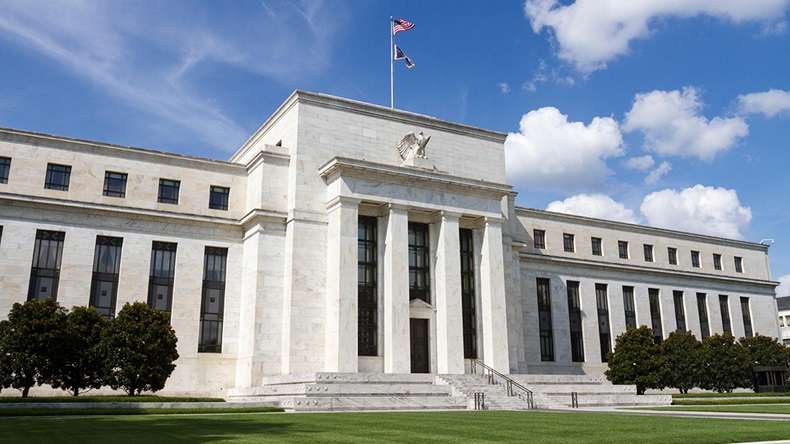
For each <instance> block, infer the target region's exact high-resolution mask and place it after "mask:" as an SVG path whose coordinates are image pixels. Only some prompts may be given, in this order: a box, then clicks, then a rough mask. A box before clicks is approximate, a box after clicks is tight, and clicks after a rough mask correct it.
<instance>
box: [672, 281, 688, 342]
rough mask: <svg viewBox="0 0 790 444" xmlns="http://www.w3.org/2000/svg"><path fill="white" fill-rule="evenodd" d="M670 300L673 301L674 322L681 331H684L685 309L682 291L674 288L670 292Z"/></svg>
mask: <svg viewBox="0 0 790 444" xmlns="http://www.w3.org/2000/svg"><path fill="white" fill-rule="evenodd" d="M672 300H673V302H674V303H675V323H676V324H677V329H678V330H680V332H681V333H685V332H686V309H685V307H684V304H683V292H682V291H679V290H675V291H673V292H672Z"/></svg>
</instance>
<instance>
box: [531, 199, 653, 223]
mask: <svg viewBox="0 0 790 444" xmlns="http://www.w3.org/2000/svg"><path fill="white" fill-rule="evenodd" d="M546 211H554V212H557V213H566V214H575V215H577V216H586V217H594V218H596V219H605V220H614V221H618V222H627V223H632V224H635V223H639V219H638V218H637V217H636V216H635V215H634V212H633V211H632V210H630V209H628V208H626V207H625V206H624V205H623V204H621V203H619V202H615V201H614V200H612V198H611V197H609V196H605V195H603V194H579V195H576V196H571V197H569V198H567V199H565V200H562V201H559V200H558V201H554V202H551V203H550V204H549V205H548V207H546Z"/></svg>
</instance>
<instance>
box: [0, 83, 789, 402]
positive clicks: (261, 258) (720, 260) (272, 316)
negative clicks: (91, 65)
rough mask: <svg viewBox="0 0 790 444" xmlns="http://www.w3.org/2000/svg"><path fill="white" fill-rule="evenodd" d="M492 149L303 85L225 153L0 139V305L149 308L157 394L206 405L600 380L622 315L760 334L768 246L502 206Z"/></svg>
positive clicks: (432, 123)
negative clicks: (555, 377) (296, 379)
mask: <svg viewBox="0 0 790 444" xmlns="http://www.w3.org/2000/svg"><path fill="white" fill-rule="evenodd" d="M504 140H505V134H501V133H497V132H493V131H488V130H484V129H479V128H472V127H469V126H465V125H461V124H456V123H451V122H445V121H441V120H438V119H435V118H431V117H427V116H423V115H418V114H413V113H408V112H403V111H398V110H391V109H388V108H383V107H379V106H374V105H369V104H365V103H360V102H355V101H351V100H346V99H341V98H337V97H331V96H326V95H320V94H314V93H308V92H302V91H297V92H295V93H294V94H293V95H292V96H291V97H289V98H288V100H286V101H285V103H283V105H282V106H281V107H280V108H279V109H278V110H277V111H276V112H275V113H274V115H272V116H271V117H270V118H269V119H268V120H267V121H266V122H265V123H264V124H263V126H261V128H260V129H259V130H258V131H257V132H256V133H255V134H253V135H252V137H250V139H249V140H248V141H247V143H245V144H244V145H243V146H242V147H241V148H240V149H239V150H238V152H236V154H234V155H233V156H232V157H231V159H230V160H229V161H217V160H209V159H199V158H193V157H187V156H182V155H176V154H170V153H163V152H156V151H149V150H143V149H138V148H129V147H122V146H116V145H109V144H104V143H97V142H90V141H85V140H75V139H69V138H65V137H58V136H50V135H45V134H36V133H31V132H27V131H20V130H13V129H0V230H1V231H0V313H7V312H8V310H9V309H10V307H11V305H12V304H13V303H14V302H20V301H24V300H26V299H28V298H39V297H46V296H54V297H56V298H57V300H58V301H59V302H60V303H61V304H62V305H64V306H66V307H70V306H73V305H87V304H91V305H95V306H97V307H98V308H99V309H100V311H101V312H103V313H105V314H107V315H112V314H114V313H116V312H117V310H118V309H120V307H121V306H122V305H123V304H124V303H126V302H130V301H148V302H149V304H151V305H153V306H155V307H158V308H161V309H165V310H169V311H171V313H172V318H171V319H172V325H173V327H174V328H175V330H176V333H177V335H178V338H179V343H178V348H179V350H178V351H179V354H180V356H181V358H180V359H179V360H178V362H177V368H176V371H175V373H174V374H173V376H172V377H171V379H170V380H169V381H168V384H167V387H166V391H169V392H173V393H176V392H191V393H197V392H200V393H206V394H222V393H226V391H227V390H229V389H243V388H248V387H256V386H259V385H261V384H262V381H263V380H264V378H265V377H269V376H277V375H293V374H305V373H311V372H338V373H357V372H364V373H411V372H428V373H464V372H465V371H468V367H469V362H470V359H471V358H477V359H480V360H482V361H483V362H485V363H486V364H488V365H490V366H492V367H494V368H495V369H497V370H499V371H501V372H503V373H513V374H516V373H519V374H541V373H542V374H578V375H583V374H588V375H600V374H601V372H602V371H603V370H604V369H605V363H604V362H602V361H603V360H602V355H603V354H605V351H606V350H607V349H608V348H610V347H611V346H612V345H613V343H614V338H615V337H616V336H617V335H618V334H619V333H621V332H622V331H624V330H625V326H626V323H627V322H629V323H633V324H634V325H640V324H647V325H652V326H653V327H654V329H655V331H656V334H657V336H659V337H665V336H666V335H667V334H669V332H671V331H672V330H675V329H676V328H685V329H689V330H692V331H693V332H694V333H695V334H696V335H697V336H698V337H699V336H700V334H703V333H704V334H708V333H716V332H722V331H732V333H733V334H735V335H736V336H743V335H745V334H752V333H755V332H759V333H761V334H765V335H769V336H774V337H776V336H777V335H778V324H777V319H778V317H777V311H776V305H775V302H774V288H775V286H776V285H777V283H776V282H773V281H772V279H771V276H770V271H769V266H768V255H767V253H768V246H766V245H761V244H756V243H750V242H743V241H735V240H727V239H720V238H714V237H708V236H699V235H694V234H689V233H681V232H675V231H669V230H662V229H656V228H648V227H643V226H637V225H629V224H622V223H615V222H609V221H603V220H596V219H590V218H584V217H577V216H569V215H563V214H556V213H549V212H545V211H538V210H533V209H527V208H519V207H515V205H514V200H515V193H514V192H513V190H512V187H511V186H510V185H508V184H507V180H506V177H505V156H504V146H503V142H504ZM527 192H528V191H527ZM673 257H674V260H672V259H673Z"/></svg>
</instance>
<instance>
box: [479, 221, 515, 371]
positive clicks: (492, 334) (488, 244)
mask: <svg viewBox="0 0 790 444" xmlns="http://www.w3.org/2000/svg"><path fill="white" fill-rule="evenodd" d="M482 231H483V242H482V247H481V254H480V256H481V257H480V300H481V302H482V303H481V304H480V311H481V315H482V316H481V317H482V319H481V321H482V322H481V323H482V334H483V353H482V358H483V361H484V362H485V363H486V364H488V365H490V366H491V367H493V368H495V369H496V370H498V371H500V372H503V373H508V372H509V371H510V365H509V358H508V339H507V312H506V309H507V304H506V298H505V269H504V261H503V245H502V221H501V220H500V219H493V218H486V219H485V226H484V228H483V230H482Z"/></svg>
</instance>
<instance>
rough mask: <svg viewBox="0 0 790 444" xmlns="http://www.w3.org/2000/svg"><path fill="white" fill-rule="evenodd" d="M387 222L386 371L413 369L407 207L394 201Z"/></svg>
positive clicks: (383, 301) (385, 269)
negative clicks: (410, 334) (410, 333)
mask: <svg viewBox="0 0 790 444" xmlns="http://www.w3.org/2000/svg"><path fill="white" fill-rule="evenodd" d="M384 226H385V229H384V230H382V231H383V232H384V236H385V240H384V246H383V250H384V251H383V255H382V256H383V262H384V285H383V286H382V290H383V292H382V293H383V294H382V296H383V297H382V298H381V300H382V305H383V309H384V313H383V324H384V325H383V330H384V344H383V345H384V372H385V373H410V372H411V361H410V360H409V356H410V353H411V346H410V342H409V214H408V208H407V207H405V206H401V205H392V204H391V205H390V206H389V208H388V211H387V217H386V218H385V222H384Z"/></svg>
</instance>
